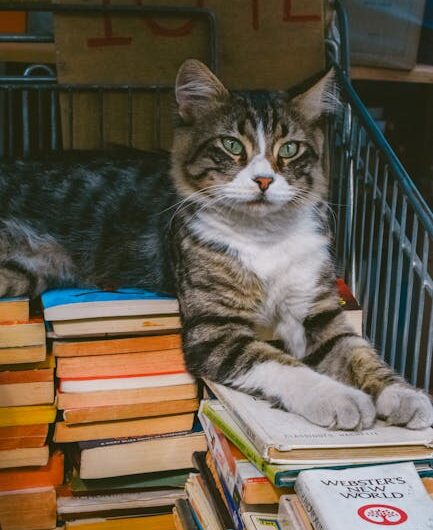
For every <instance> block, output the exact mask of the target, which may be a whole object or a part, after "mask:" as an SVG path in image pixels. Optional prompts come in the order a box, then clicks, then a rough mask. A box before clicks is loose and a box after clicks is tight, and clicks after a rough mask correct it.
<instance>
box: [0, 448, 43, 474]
mask: <svg viewBox="0 0 433 530" xmlns="http://www.w3.org/2000/svg"><path fill="white" fill-rule="evenodd" d="M48 457H49V450H48V445H44V446H42V447H20V448H18V449H2V450H1V451H0V469H5V468H10V467H25V466H46V465H47V463H48Z"/></svg>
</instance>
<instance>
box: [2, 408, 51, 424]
mask: <svg viewBox="0 0 433 530" xmlns="http://www.w3.org/2000/svg"><path fill="white" fill-rule="evenodd" d="M56 412H57V409H56V406H55V405H54V404H53V405H33V406H23V407H0V427H13V426H15V425H37V424H41V423H53V422H54V421H55V419H56Z"/></svg>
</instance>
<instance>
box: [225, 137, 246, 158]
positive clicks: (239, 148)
mask: <svg viewBox="0 0 433 530" xmlns="http://www.w3.org/2000/svg"><path fill="white" fill-rule="evenodd" d="M222 144H223V146H224V149H226V150H227V151H228V152H229V153H231V154H232V155H237V156H238V155H241V154H242V153H243V150H244V146H243V145H242V144H241V142H240V141H239V140H236V138H232V137H231V136H225V137H224V138H223V139H222Z"/></svg>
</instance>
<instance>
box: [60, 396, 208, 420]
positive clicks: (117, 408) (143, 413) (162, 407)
mask: <svg viewBox="0 0 433 530" xmlns="http://www.w3.org/2000/svg"><path fill="white" fill-rule="evenodd" d="M196 410H198V400H197V399H181V400H176V401H160V402H155V403H146V402H144V403H141V402H137V403H133V404H129V405H107V406H100V407H85V408H79V409H67V410H65V411H64V412H63V419H64V420H65V423H69V424H75V423H91V422H96V421H117V420H125V419H134V418H149V417H152V416H167V415H177V414H185V413H187V412H195V411H196Z"/></svg>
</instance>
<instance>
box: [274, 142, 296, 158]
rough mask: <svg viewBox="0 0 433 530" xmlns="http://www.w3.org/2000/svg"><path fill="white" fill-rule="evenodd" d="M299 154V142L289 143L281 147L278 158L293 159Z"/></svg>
mask: <svg viewBox="0 0 433 530" xmlns="http://www.w3.org/2000/svg"><path fill="white" fill-rule="evenodd" d="M298 152H299V144H298V142H287V143H285V144H283V145H282V146H281V147H280V150H279V151H278V156H281V158H293V157H294V156H296V155H297V154H298Z"/></svg>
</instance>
